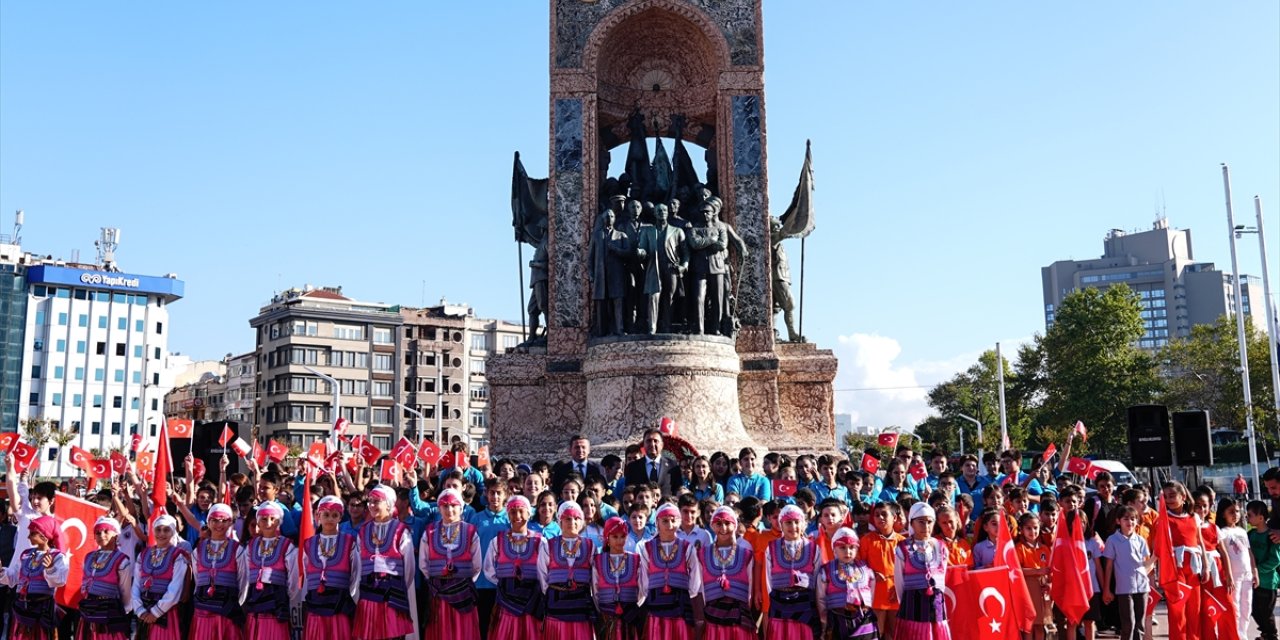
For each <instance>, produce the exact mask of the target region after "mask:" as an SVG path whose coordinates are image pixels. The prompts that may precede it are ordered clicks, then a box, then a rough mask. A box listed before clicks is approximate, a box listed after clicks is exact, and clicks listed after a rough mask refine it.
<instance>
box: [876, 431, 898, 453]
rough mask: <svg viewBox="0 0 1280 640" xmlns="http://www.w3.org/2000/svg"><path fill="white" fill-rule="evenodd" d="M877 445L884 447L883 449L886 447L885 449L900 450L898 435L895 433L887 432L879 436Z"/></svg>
mask: <svg viewBox="0 0 1280 640" xmlns="http://www.w3.org/2000/svg"><path fill="white" fill-rule="evenodd" d="M876 444H878V445H880V446H882V447H885V448H887V449H897V448H898V434H897V433H894V432H889V431H886V432H884V433H882V434H880V436H879V437H878V438H876Z"/></svg>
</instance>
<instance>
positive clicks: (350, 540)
mask: <svg viewBox="0 0 1280 640" xmlns="http://www.w3.org/2000/svg"><path fill="white" fill-rule="evenodd" d="M316 514H317V515H318V516H319V518H318V519H319V520H320V531H319V532H318V533H317V534H316V535H314V536H311V537H310V538H308V539H307V540H306V542H303V543H302V545H301V547H302V558H303V561H302V576H303V578H302V579H303V583H304V585H305V588H306V593H305V594H304V596H303V598H304V601H305V603H306V605H307V607H306V611H307V620H306V623H305V624H304V625H303V632H302V635H303V637H304V638H306V639H307V640H347V639H348V638H350V637H351V618H352V616H353V615H354V614H355V611H356V602H355V596H356V594H357V593H358V583H357V581H356V580H355V576H358V575H360V552H359V549H358V548H357V547H356V538H355V536H353V535H351V534H349V533H343V532H341V531H340V530H339V525H340V523H341V521H342V514H343V509H342V499H340V498H338V497H336V496H325V497H323V498H321V499H320V502H319V503H318V504H317V505H316ZM209 517H210V522H212V518H213V515H212V512H210V516H209ZM211 528H212V527H211Z"/></svg>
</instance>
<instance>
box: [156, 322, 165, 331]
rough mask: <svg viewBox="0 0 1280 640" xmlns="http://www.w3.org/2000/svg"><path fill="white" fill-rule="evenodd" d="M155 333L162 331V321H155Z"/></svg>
mask: <svg viewBox="0 0 1280 640" xmlns="http://www.w3.org/2000/svg"><path fill="white" fill-rule="evenodd" d="M156 333H164V323H163V322H157V323H156Z"/></svg>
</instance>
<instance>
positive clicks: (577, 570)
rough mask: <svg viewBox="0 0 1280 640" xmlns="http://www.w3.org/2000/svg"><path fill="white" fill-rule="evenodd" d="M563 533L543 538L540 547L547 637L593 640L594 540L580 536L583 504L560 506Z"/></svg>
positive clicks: (539, 576) (539, 572)
mask: <svg viewBox="0 0 1280 640" xmlns="http://www.w3.org/2000/svg"><path fill="white" fill-rule="evenodd" d="M556 516H557V519H558V520H559V521H560V532H561V535H560V536H558V537H555V538H551V539H547V538H543V539H542V546H541V547H540V548H539V549H538V581H539V584H540V585H541V587H542V592H543V593H544V594H545V595H546V622H545V625H546V626H545V627H544V636H543V637H544V638H545V639H546V640H590V639H591V638H592V637H594V636H593V632H592V628H591V626H592V622H593V621H594V619H595V617H596V616H595V606H594V604H593V603H592V601H591V560H592V558H593V557H594V551H595V549H594V548H593V546H592V544H591V541H590V540H587V539H586V538H583V537H581V533H582V527H583V526H584V522H583V514H582V507H580V506H578V503H576V502H566V503H564V504H562V505H560V508H559V509H558V510H557V512H556Z"/></svg>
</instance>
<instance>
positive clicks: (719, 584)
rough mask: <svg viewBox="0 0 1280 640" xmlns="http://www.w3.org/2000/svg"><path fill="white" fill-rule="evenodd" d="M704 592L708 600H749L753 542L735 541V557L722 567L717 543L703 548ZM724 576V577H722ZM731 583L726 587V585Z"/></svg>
mask: <svg viewBox="0 0 1280 640" xmlns="http://www.w3.org/2000/svg"><path fill="white" fill-rule="evenodd" d="M701 560H702V592H703V593H704V594H705V595H706V601H707V602H713V601H715V600H719V599H720V598H725V597H729V598H733V599H734V600H737V601H739V602H748V601H750V599H751V594H750V593H748V592H747V587H748V585H749V584H750V582H751V560H752V551H751V544H750V543H748V542H747V541H745V540H738V541H737V542H735V543H734V552H733V558H732V559H731V560H729V562H728V564H726V565H725V566H724V567H721V566H720V564H719V562H720V561H719V560H718V559H717V556H716V546H715V544H714V543H713V544H710V545H708V546H706V547H703V549H702V557H701ZM722 578H723V579H722ZM726 584H727V585H729V588H728V589H726V588H725V585H726Z"/></svg>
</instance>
